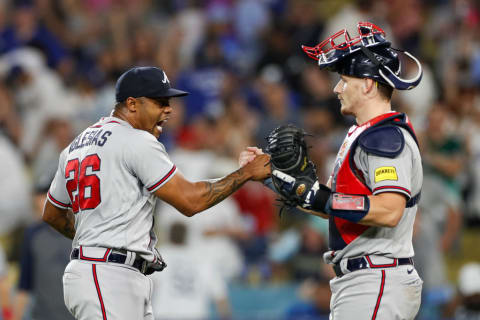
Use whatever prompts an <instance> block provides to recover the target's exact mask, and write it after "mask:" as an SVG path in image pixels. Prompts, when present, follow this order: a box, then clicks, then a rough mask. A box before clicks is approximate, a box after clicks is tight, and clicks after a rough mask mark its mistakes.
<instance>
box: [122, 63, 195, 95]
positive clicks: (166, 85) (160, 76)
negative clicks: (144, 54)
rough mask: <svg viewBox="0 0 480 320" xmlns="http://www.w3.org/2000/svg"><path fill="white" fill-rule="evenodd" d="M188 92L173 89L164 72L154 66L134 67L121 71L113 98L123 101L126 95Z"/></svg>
mask: <svg viewBox="0 0 480 320" xmlns="http://www.w3.org/2000/svg"><path fill="white" fill-rule="evenodd" d="M186 95H188V92H185V91H182V90H178V89H173V88H172V87H171V86H170V81H169V80H168V77H167V75H166V73H165V72H164V71H163V70H162V69H160V68H156V67H135V68H132V69H130V70H128V71H126V72H125V73H123V74H122V75H121V76H120V78H118V80H117V84H116V85H115V98H116V99H117V102H123V101H125V100H127V98H128V97H133V98H138V97H147V98H173V97H183V96H186Z"/></svg>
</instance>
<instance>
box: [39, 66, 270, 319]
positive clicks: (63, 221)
mask: <svg viewBox="0 0 480 320" xmlns="http://www.w3.org/2000/svg"><path fill="white" fill-rule="evenodd" d="M185 95H187V93H186V92H183V91H180V90H177V89H173V88H171V86H170V83H169V80H168V78H167V76H166V74H165V72H163V71H162V70H161V69H159V68H155V67H138V68H133V69H130V70H128V71H127V72H125V73H124V74H123V75H122V76H121V77H120V78H119V79H118V81H117V84H116V105H115V108H114V110H113V112H112V115H111V116H110V117H105V118H102V119H100V121H98V122H97V123H95V124H93V125H92V126H90V127H88V128H87V129H85V130H84V131H83V132H82V133H81V134H80V135H79V136H78V137H76V138H75V139H74V140H73V141H72V143H71V144H70V145H69V146H68V147H67V148H66V149H65V150H63V152H62V153H61V155H60V161H59V165H58V170H57V173H56V176H55V179H54V181H53V182H52V184H51V186H50V190H49V192H48V201H47V202H46V204H45V208H44V213H43V220H44V221H45V222H47V223H49V224H50V225H51V226H52V227H54V228H55V229H56V230H58V231H59V232H61V233H62V234H64V235H65V236H67V237H69V238H71V239H73V250H72V252H71V261H70V263H69V264H68V266H67V267H66V269H65V273H64V276H63V286H64V298H65V304H66V306H67V308H68V309H69V311H70V312H71V313H72V315H73V316H74V317H75V318H76V319H82V320H87V319H89V320H90V319H103V320H106V319H108V320H120V319H122V320H123V319H124V320H127V319H128V320H131V319H153V315H152V306H151V295H152V290H153V288H152V281H151V279H150V278H149V277H146V276H145V275H147V274H151V273H153V272H154V271H161V270H162V269H163V268H165V266H166V264H165V262H164V261H163V260H162V257H161V256H160V254H159V253H158V252H157V251H156V250H155V243H156V236H155V234H154V232H153V210H154V207H155V203H156V197H158V198H160V199H161V200H163V201H166V202H167V203H169V204H170V205H172V206H173V207H175V208H176V209H177V210H178V211H180V212H181V213H182V214H184V215H186V216H193V215H195V214H196V213H199V212H201V211H203V210H205V209H207V208H209V207H211V206H213V205H215V204H217V203H218V202H220V201H222V200H223V199H225V198H226V197H227V196H229V195H230V194H231V193H233V192H234V191H236V190H237V189H238V188H239V187H240V186H242V185H243V184H244V183H245V182H246V181H247V180H263V179H265V178H267V177H268V176H269V175H270V166H269V164H268V162H269V156H266V155H265V156H263V157H260V158H258V160H257V159H255V160H256V161H253V162H251V163H249V164H248V165H246V166H244V167H242V168H240V169H239V170H237V171H235V172H233V173H231V174H230V175H228V176H225V177H223V178H221V179H217V180H211V181H200V182H195V183H193V182H190V181H188V180H186V179H185V178H184V177H183V176H182V174H181V173H180V172H179V171H178V170H177V168H176V166H175V165H174V164H173V163H172V161H171V160H170V159H169V156H168V154H167V152H166V151H165V148H164V146H163V145H162V144H161V143H159V142H158V141H157V137H158V135H159V134H160V133H161V132H162V126H163V124H164V123H165V122H166V121H167V120H168V118H169V117H170V114H171V111H172V108H171V107H170V104H169V99H170V98H173V97H181V96H185ZM45 249H46V250H48V248H45Z"/></svg>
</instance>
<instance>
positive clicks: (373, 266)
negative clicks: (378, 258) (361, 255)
mask: <svg viewBox="0 0 480 320" xmlns="http://www.w3.org/2000/svg"><path fill="white" fill-rule="evenodd" d="M365 258H367V261H368V264H369V265H370V268H390V267H396V266H397V259H393V262H392V263H389V264H374V263H373V262H372V260H370V256H365Z"/></svg>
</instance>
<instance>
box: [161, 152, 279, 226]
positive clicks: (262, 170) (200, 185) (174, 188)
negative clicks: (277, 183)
mask: <svg viewBox="0 0 480 320" xmlns="http://www.w3.org/2000/svg"><path fill="white" fill-rule="evenodd" d="M269 160H270V156H268V155H263V156H261V157H257V159H255V161H252V162H251V163H249V164H248V165H246V166H244V167H242V168H240V169H238V170H237V171H234V172H232V173H231V174H229V175H227V176H225V177H223V178H221V179H217V180H209V181H199V182H190V181H188V180H186V179H185V178H184V177H183V175H182V174H181V173H180V172H177V173H176V174H175V175H174V176H173V177H172V179H170V180H169V181H168V182H167V183H166V184H165V185H164V186H162V187H161V188H160V189H158V190H157V191H155V195H156V196H157V197H159V198H160V199H162V200H163V201H165V202H167V203H169V204H171V205H172V206H173V207H175V208H176V209H177V210H178V211H180V212H181V213H182V214H184V215H186V216H188V217H191V216H193V215H195V214H197V213H199V212H201V211H203V210H205V209H208V208H210V207H212V206H214V205H216V204H217V203H219V202H220V201H222V200H224V199H225V198H226V197H228V196H229V195H231V194H232V193H234V192H235V191H237V190H238V189H239V188H240V187H241V186H242V185H243V184H244V183H245V182H247V181H248V180H257V181H261V180H263V179H265V178H267V177H268V176H270V165H269V163H268V162H269Z"/></svg>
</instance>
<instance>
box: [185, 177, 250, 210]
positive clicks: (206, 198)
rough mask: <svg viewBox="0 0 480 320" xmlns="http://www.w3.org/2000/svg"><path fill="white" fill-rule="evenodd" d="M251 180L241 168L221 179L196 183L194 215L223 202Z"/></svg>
mask: <svg viewBox="0 0 480 320" xmlns="http://www.w3.org/2000/svg"><path fill="white" fill-rule="evenodd" d="M249 179H250V175H249V174H248V173H247V172H246V171H245V170H244V169H243V168H240V169H238V170H237V171H235V172H232V173H231V174H229V175H228V176H225V177H223V178H221V179H215V180H208V181H199V182H196V183H195V187H194V188H195V190H196V191H197V193H196V194H195V196H194V198H196V199H192V201H194V202H193V203H195V204H196V206H195V207H194V210H193V212H192V215H194V214H196V213H198V212H201V211H203V210H205V209H208V208H210V207H212V206H214V205H216V204H217V203H219V202H221V201H222V200H224V199H225V198H226V197H228V196H229V195H231V194H232V193H234V192H235V191H237V190H238V189H239V188H240V187H241V186H242V185H243V184H244V183H245V182H247V181H248V180H249Z"/></svg>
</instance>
